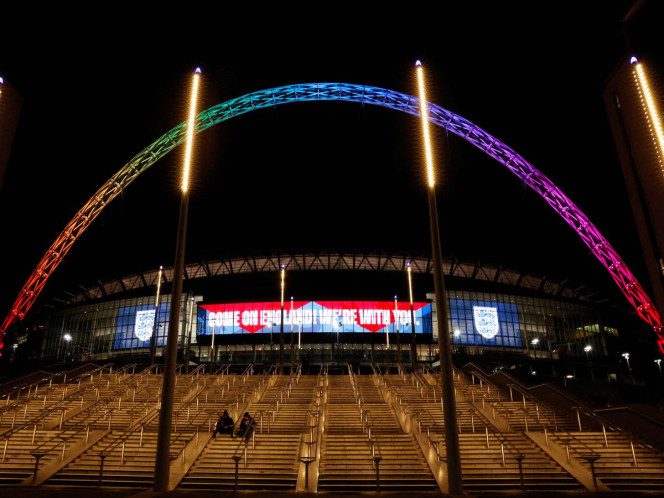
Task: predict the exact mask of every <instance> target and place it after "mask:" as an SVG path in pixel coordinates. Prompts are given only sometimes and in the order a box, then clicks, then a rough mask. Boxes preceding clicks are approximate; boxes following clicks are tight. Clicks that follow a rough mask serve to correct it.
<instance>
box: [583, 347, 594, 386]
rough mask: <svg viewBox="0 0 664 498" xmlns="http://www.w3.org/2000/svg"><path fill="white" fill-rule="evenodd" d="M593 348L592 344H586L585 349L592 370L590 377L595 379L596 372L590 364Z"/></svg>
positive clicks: (589, 368)
mask: <svg viewBox="0 0 664 498" xmlns="http://www.w3.org/2000/svg"><path fill="white" fill-rule="evenodd" d="M592 350H593V347H592V346H591V345H590V344H586V346H585V347H584V348H583V351H584V352H585V353H586V363H588V370H590V379H591V380H595V372H593V368H592V367H591V366H590V352H591V351H592Z"/></svg>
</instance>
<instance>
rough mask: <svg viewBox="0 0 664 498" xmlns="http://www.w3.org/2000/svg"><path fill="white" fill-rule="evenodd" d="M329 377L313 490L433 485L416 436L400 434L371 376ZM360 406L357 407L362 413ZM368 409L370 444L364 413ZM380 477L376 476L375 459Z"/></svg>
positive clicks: (418, 488) (401, 488)
mask: <svg viewBox="0 0 664 498" xmlns="http://www.w3.org/2000/svg"><path fill="white" fill-rule="evenodd" d="M354 379H355V385H356V391H357V393H358V398H359V399H361V401H362V402H361V403H359V402H358V401H357V400H356V395H355V393H354V390H353V386H352V383H351V380H350V378H349V376H347V375H342V376H336V377H330V378H329V389H328V414H327V416H326V420H327V428H326V431H325V435H324V437H323V444H322V451H321V464H320V475H319V478H318V489H319V490H326V491H374V490H376V489H380V490H392V491H425V490H436V489H438V485H437V483H436V481H435V480H434V479H433V476H432V474H431V471H430V469H429V467H428V465H427V463H426V461H425V460H424V456H423V455H422V451H421V450H420V447H419V446H418V444H417V442H416V441H415V438H414V437H413V436H412V435H410V434H404V433H403V431H402V429H401V426H400V424H399V422H398V420H397V419H396V417H395V414H394V412H393V410H392V407H391V406H390V405H388V404H387V403H385V401H384V400H383V396H382V395H381V393H380V390H379V389H378V388H377V387H376V386H375V384H374V382H373V379H372V378H371V377H360V376H355V378H354ZM361 410H362V411H361ZM365 412H369V420H370V424H371V428H372V438H373V440H374V446H372V444H371V443H370V440H369V438H368V429H367V424H366V421H365V422H363V413H365ZM376 456H380V460H379V461H378V471H379V476H378V480H377V472H376V462H375V460H374V457H376Z"/></svg>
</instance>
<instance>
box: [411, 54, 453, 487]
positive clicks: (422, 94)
mask: <svg viewBox="0 0 664 498" xmlns="http://www.w3.org/2000/svg"><path fill="white" fill-rule="evenodd" d="M415 67H416V73H417V87H418V94H419V99H420V116H421V121H422V138H423V141H424V156H425V161H426V172H427V186H428V199H429V229H430V232H431V260H432V263H433V282H434V290H435V293H436V312H437V315H438V320H437V332H438V353H439V357H440V377H441V382H442V402H443V412H444V417H445V418H444V421H445V441H446V445H445V446H446V453H447V482H448V491H447V492H448V493H449V494H450V495H460V494H462V493H463V486H462V482H461V457H460V454H459V430H458V426H457V416H456V415H457V413H456V400H455V398H454V375H453V370H452V343H451V340H450V330H449V324H448V313H447V305H446V303H447V296H446V292H445V282H444V280H443V257H442V251H441V246H440V228H439V225H438V208H437V205H436V176H435V169H434V164H433V150H432V147H431V137H430V135H429V113H428V110H427V98H426V89H425V84H424V68H423V67H422V63H421V62H420V61H417V62H416V63H415Z"/></svg>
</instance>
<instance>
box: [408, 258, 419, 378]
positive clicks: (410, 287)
mask: <svg viewBox="0 0 664 498" xmlns="http://www.w3.org/2000/svg"><path fill="white" fill-rule="evenodd" d="M406 270H407V273H408V297H409V298H410V363H411V367H412V368H413V372H414V371H415V367H416V366H417V343H416V342H415V310H414V309H413V269H412V267H411V265H410V263H409V264H408V266H406Z"/></svg>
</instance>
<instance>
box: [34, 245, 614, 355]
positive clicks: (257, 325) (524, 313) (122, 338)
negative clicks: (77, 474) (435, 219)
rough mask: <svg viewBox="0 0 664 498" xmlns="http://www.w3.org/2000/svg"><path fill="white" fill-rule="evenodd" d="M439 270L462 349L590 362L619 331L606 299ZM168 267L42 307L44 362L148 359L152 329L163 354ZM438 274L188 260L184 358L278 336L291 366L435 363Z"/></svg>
mask: <svg viewBox="0 0 664 498" xmlns="http://www.w3.org/2000/svg"><path fill="white" fill-rule="evenodd" d="M444 267H445V274H446V280H447V282H448V287H449V291H448V305H449V317H450V320H449V325H450V331H451V334H452V341H453V344H454V348H455V352H456V353H459V354H468V355H483V354H488V353H492V352H501V353H503V354H505V353H510V354H513V355H523V356H528V357H532V358H542V359H554V360H555V359H570V360H574V359H584V360H587V359H588V354H589V351H588V346H590V354H591V355H592V356H593V358H597V359H600V358H603V357H607V356H608V355H609V354H610V349H611V348H610V347H611V343H612V338H615V337H616V336H617V335H618V328H619V327H618V325H616V323H615V322H613V321H612V320H613V319H614V318H613V317H612V313H611V311H610V310H609V309H608V307H607V306H605V305H603V304H601V303H598V302H597V301H596V300H593V296H592V295H589V294H583V292H582V288H581V289H579V288H578V287H577V289H574V288H572V287H571V286H570V285H565V284H562V283H557V282H554V281H551V280H549V279H547V278H544V277H536V276H534V275H528V274H523V273H519V272H516V271H513V270H507V269H504V268H499V267H495V266H490V265H483V264H480V263H463V262H458V261H452V260H447V261H445V264H444ZM282 268H283V269H284V301H283V327H282V301H281V299H280V297H281V296H280V293H281V290H280V285H281V282H280V278H281V276H280V274H281V269H282ZM160 274H161V276H160ZM172 274H173V270H172V268H164V269H163V270H159V269H155V270H152V271H146V272H143V273H139V274H135V275H130V276H124V277H121V278H117V279H114V280H109V281H107V282H99V283H98V284H97V285H94V286H90V287H84V288H81V292H80V293H78V294H69V295H68V296H67V299H66V300H63V301H62V302H61V303H60V304H59V305H58V306H57V307H56V308H55V309H54V310H50V311H49V312H48V313H46V314H43V315H42V323H43V329H41V331H42V334H41V347H40V355H41V358H42V359H44V360H66V361H70V360H71V361H73V360H77V361H80V360H106V359H109V358H112V357H114V358H118V357H120V358H121V357H125V356H127V355H130V356H131V357H135V356H137V355H139V356H140V355H149V354H150V350H151V343H152V342H153V336H154V337H155V338H156V341H154V344H152V346H153V348H154V352H153V354H154V355H156V357H157V361H158V359H159V357H160V356H161V355H162V349H163V346H164V344H165V340H166V336H167V333H168V322H169V318H168V317H169V311H170V295H169V294H170V293H169V292H168V287H169V284H170V282H171V278H172ZM409 277H410V279H409ZM432 280H433V277H432V274H431V261H430V260H429V259H427V258H416V257H407V256H404V255H388V254H379V253H375V254H343V253H335V252H325V253H310V254H289V255H279V256H264V257H245V258H235V259H227V260H218V261H209V262H205V263H199V264H190V265H187V267H186V271H185V285H184V287H185V295H184V297H183V301H182V304H181V310H182V312H181V314H180V317H181V319H180V330H179V331H178V337H179V341H178V347H179V355H180V357H181V358H184V357H187V358H189V360H190V362H194V363H197V364H198V363H207V362H222V363H223V362H226V361H231V362H233V363H235V364H267V365H269V364H272V363H275V362H277V361H278V355H279V350H280V345H281V338H282V337H283V338H284V339H283V340H284V343H285V346H284V350H285V353H284V354H285V357H284V360H285V361H287V362H289V363H293V364H295V363H302V364H305V365H321V364H330V363H332V364H346V363H351V364H358V365H359V364H367V365H368V364H371V363H374V362H380V363H400V362H404V363H408V364H409V363H411V362H412V359H413V351H415V354H416V356H417V360H418V362H425V363H433V362H435V360H436V359H437V357H438V340H437V337H436V334H435V331H436V327H435V326H434V324H435V321H436V309H435V303H434V300H433V281H432ZM409 281H410V283H411V285H410V286H409ZM158 287H159V289H157V288H158ZM411 289H412V295H413V298H412V309H411V296H410V291H411ZM158 292H159V295H160V297H159V305H158V306H155V302H156V299H157V293H158ZM589 292H590V291H589ZM413 322H414V324H415V326H414V328H413V326H412V324H413ZM282 333H283V336H282Z"/></svg>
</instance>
